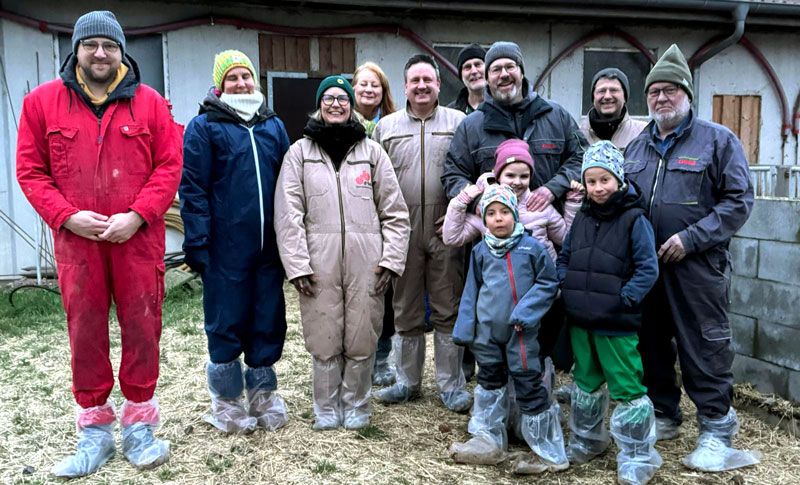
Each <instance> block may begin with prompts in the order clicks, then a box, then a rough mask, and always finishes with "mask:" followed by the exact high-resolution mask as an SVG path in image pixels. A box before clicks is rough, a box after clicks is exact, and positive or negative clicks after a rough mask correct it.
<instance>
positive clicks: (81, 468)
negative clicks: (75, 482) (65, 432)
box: [51, 422, 116, 478]
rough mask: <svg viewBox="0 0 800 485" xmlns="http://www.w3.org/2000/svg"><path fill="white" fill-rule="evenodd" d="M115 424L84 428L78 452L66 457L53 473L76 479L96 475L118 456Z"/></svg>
mask: <svg viewBox="0 0 800 485" xmlns="http://www.w3.org/2000/svg"><path fill="white" fill-rule="evenodd" d="M113 433H114V423H113V422H112V423H111V424H93V425H88V426H84V427H83V429H81V431H79V433H78V435H79V438H78V451H77V452H76V453H75V454H74V455H70V456H67V457H64V458H63V459H62V460H61V461H60V462H59V463H58V464H57V465H56V466H54V467H53V469H52V470H51V473H52V474H53V475H55V476H57V477H65V478H74V477H83V476H86V475H89V474H90V473H94V472H95V471H97V469H98V468H100V467H101V466H103V464H104V463H105V462H107V461H108V460H109V459H111V458H112V457H113V456H114V455H115V454H116V449H115V447H114V434H113Z"/></svg>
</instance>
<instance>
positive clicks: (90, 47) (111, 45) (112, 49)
mask: <svg viewBox="0 0 800 485" xmlns="http://www.w3.org/2000/svg"><path fill="white" fill-rule="evenodd" d="M81 45H82V46H83V48H84V49H86V52H89V53H94V52H97V48H98V47H101V46H102V47H103V52H107V53H109V54H116V53H117V51H118V50H119V44H117V43H116V42H103V43H100V42H97V41H94V40H82V41H81Z"/></svg>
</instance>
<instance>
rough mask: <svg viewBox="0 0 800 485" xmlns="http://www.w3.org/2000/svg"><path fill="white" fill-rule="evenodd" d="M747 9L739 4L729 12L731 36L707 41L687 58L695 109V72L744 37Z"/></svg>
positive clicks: (696, 85)
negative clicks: (690, 72) (731, 25)
mask: <svg viewBox="0 0 800 485" xmlns="http://www.w3.org/2000/svg"><path fill="white" fill-rule="evenodd" d="M748 9H749V7H748V6H747V5H746V4H743V3H740V4H738V5H736V7H734V8H733V10H732V11H731V14H732V15H733V21H734V29H733V32H732V33H731V35H729V36H727V37H725V38H723V39H719V40H717V39H716V38H714V39H711V40H709V41H708V42H706V43H705V44H704V45H703V46H702V47H700V48H699V49H697V51H696V52H695V53H694V54H693V55H692V57H690V58H689V60H688V64H689V69H691V71H692V80H693V83H694V92H695V96H694V102H693V104H694V105H695V109H696V108H697V99H699V97H700V96H699V94H700V76H698V75H697V70H698V69H700V66H701V65H703V63H704V62H706V61H707V60H709V59H711V58H712V57H714V56H715V55H717V54H719V53H720V52H722V51H724V50H725V49H727V48H728V47H730V46H732V45H733V44H735V43H737V42H739V39H741V38H742V36H743V35H744V24H745V20H746V19H747V12H748Z"/></svg>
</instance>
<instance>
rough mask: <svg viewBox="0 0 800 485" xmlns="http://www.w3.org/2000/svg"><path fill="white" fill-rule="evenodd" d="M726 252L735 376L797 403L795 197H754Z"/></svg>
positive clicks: (798, 222)
mask: <svg viewBox="0 0 800 485" xmlns="http://www.w3.org/2000/svg"><path fill="white" fill-rule="evenodd" d="M731 257H732V259H733V275H732V278H731V288H730V300H731V304H730V314H729V316H730V323H731V328H732V329H733V346H734V350H735V351H736V359H735V360H734V364H733V367H734V368H733V371H734V375H735V378H736V381H737V382H750V383H752V384H753V385H754V386H755V387H756V388H757V389H758V390H759V391H761V392H766V393H775V394H778V395H780V396H783V397H786V398H788V399H791V400H793V401H795V402H800V201H798V200H788V199H777V198H776V199H771V198H759V199H756V201H755V204H754V206H753V212H752V214H751V215H750V218H749V220H748V221H747V223H746V224H745V225H744V227H742V229H741V230H739V232H738V233H737V235H736V236H735V237H734V238H733V240H732V241H731Z"/></svg>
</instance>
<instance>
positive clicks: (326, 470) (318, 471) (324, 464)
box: [311, 460, 336, 475]
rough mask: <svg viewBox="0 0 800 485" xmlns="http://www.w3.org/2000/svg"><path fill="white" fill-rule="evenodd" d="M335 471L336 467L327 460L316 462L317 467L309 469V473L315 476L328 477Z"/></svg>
mask: <svg viewBox="0 0 800 485" xmlns="http://www.w3.org/2000/svg"><path fill="white" fill-rule="evenodd" d="M335 471H336V465H334V464H333V463H331V462H329V461H328V460H322V461H318V462H317V465H316V466H315V467H314V468H312V469H311V473H313V474H315V475H330V474H331V473H334V472H335Z"/></svg>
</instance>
